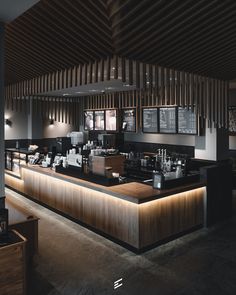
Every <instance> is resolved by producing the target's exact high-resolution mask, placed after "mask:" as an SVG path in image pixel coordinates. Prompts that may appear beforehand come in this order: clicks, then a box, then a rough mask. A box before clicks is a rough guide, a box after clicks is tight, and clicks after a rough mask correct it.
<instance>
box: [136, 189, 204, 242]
mask: <svg viewBox="0 0 236 295" xmlns="http://www.w3.org/2000/svg"><path fill="white" fill-rule="evenodd" d="M205 191H206V189H205V187H202V188H197V189H193V190H191V191H187V192H183V193H179V194H176V195H172V196H169V197H166V198H162V199H158V200H155V201H151V202H147V203H144V204H141V205H139V222H140V228H139V230H140V233H139V235H140V244H139V246H140V248H143V247H145V246H148V245H151V244H153V243H155V242H158V241H161V240H163V239H166V238H169V237H171V236H173V235H176V234H179V233H181V232H184V231H186V230H188V229H191V228H193V227H195V226H197V225H203V218H204V206H203V204H204V202H203V200H204V196H205Z"/></svg>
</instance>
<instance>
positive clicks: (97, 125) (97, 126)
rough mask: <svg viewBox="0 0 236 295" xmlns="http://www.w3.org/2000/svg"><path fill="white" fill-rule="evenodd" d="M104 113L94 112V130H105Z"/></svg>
mask: <svg viewBox="0 0 236 295" xmlns="http://www.w3.org/2000/svg"><path fill="white" fill-rule="evenodd" d="M104 114H105V112H104V111H94V130H104V122H105V120H104V117H105V115H104Z"/></svg>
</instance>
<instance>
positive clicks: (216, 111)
mask: <svg viewBox="0 0 236 295" xmlns="http://www.w3.org/2000/svg"><path fill="white" fill-rule="evenodd" d="M215 123H216V124H218V80H215Z"/></svg>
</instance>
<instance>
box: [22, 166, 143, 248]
mask: <svg viewBox="0 0 236 295" xmlns="http://www.w3.org/2000/svg"><path fill="white" fill-rule="evenodd" d="M22 178H23V180H24V184H25V189H24V193H25V194H27V195H29V196H32V197H33V198H35V199H37V200H39V201H40V202H42V203H45V204H47V205H48V206H50V207H52V208H55V209H57V210H60V211H61V212H63V213H66V214H68V215H70V216H71V217H74V218H76V219H78V220H80V221H82V222H84V223H86V224H88V225H90V226H92V227H94V228H96V229H98V230H101V231H103V232H104V233H106V234H109V235H111V236H113V237H115V238H117V239H120V240H121V241H123V242H126V243H128V244H130V245H132V246H133V247H136V248H138V246H139V245H138V243H139V240H138V236H139V235H138V228H139V226H138V206H137V205H136V204H133V203H131V202H127V201H124V200H121V199H119V198H115V197H113V196H110V195H108V194H105V193H102V192H98V191H95V190H92V189H89V188H86V187H82V186H79V185H75V184H72V183H69V182H66V181H62V180H59V179H56V178H53V177H50V176H45V175H43V174H40V173H37V172H33V171H30V170H26V169H22Z"/></svg>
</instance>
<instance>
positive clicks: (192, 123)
mask: <svg viewBox="0 0 236 295" xmlns="http://www.w3.org/2000/svg"><path fill="white" fill-rule="evenodd" d="M178 133H181V134H197V116H196V114H194V113H193V112H192V111H191V110H188V109H187V108H182V107H179V108H178Z"/></svg>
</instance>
